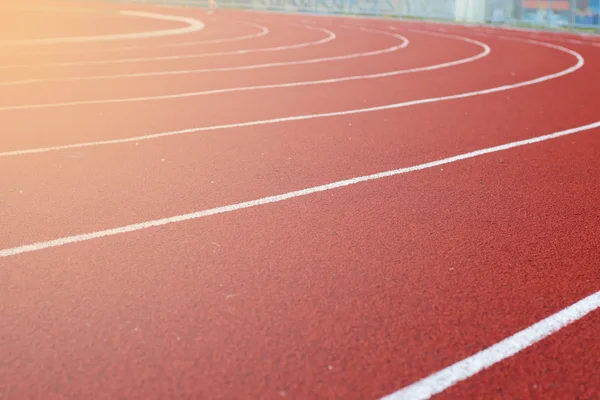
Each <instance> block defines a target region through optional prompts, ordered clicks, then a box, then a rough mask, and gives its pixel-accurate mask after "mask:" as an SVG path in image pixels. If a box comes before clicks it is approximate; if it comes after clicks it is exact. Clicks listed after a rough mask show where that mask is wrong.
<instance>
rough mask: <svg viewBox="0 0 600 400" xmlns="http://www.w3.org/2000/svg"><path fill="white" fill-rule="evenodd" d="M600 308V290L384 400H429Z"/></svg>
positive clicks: (383, 399)
mask: <svg viewBox="0 0 600 400" xmlns="http://www.w3.org/2000/svg"><path fill="white" fill-rule="evenodd" d="M598 308H600V291H599V292H596V293H594V294H592V295H590V296H588V297H586V298H584V299H582V300H580V301H578V302H577V303H575V304H573V305H571V306H569V307H567V308H565V309H563V310H561V311H559V312H557V313H556V314H553V315H551V316H549V317H547V318H545V319H543V320H541V321H539V322H537V323H535V324H533V325H531V326H530V327H528V328H526V329H524V330H522V331H520V332H518V333H516V334H514V335H513V336H510V337H508V338H506V339H504V340H502V341H501V342H498V343H496V344H495V345H493V346H491V347H488V348H487V349H485V350H482V351H480V352H479V353H476V354H474V355H472V356H470V357H468V358H465V359H464V360H462V361H459V362H457V363H455V364H453V365H451V366H449V367H447V368H444V369H442V370H441V371H438V372H436V373H434V374H432V375H429V376H428V377H427V378H424V379H422V380H420V381H418V382H415V383H413V384H412V385H410V386H407V387H405V388H404V389H401V390H399V391H397V392H395V393H392V394H390V395H388V396H385V397H383V398H382V400H425V399H429V398H431V396H434V395H436V394H438V393H441V392H443V391H444V390H446V389H448V388H450V387H452V386H454V385H455V384H457V383H459V382H461V381H463V380H465V379H468V378H470V377H472V376H473V375H475V374H477V373H479V372H481V371H483V370H484V369H487V368H489V367H491V366H492V365H494V364H497V363H499V362H501V361H503V360H505V359H507V358H509V357H512V356H514V355H515V354H517V353H519V352H520V351H522V350H524V349H526V348H528V347H530V346H532V345H534V344H536V343H537V342H539V341H541V340H543V339H545V338H547V337H548V336H550V335H552V334H553V333H556V332H558V331H559V330H561V329H562V328H564V327H566V326H568V325H570V324H572V323H573V322H575V321H578V320H580V319H581V318H583V317H585V316H586V315H588V314H589V313H591V312H592V311H595V310H597V309H598Z"/></svg>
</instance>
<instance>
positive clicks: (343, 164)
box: [1, 63, 597, 247]
mask: <svg viewBox="0 0 600 400" xmlns="http://www.w3.org/2000/svg"><path fill="white" fill-rule="evenodd" d="M593 65H594V64H593V63H592V64H591V66H590V67H589V69H587V70H586V71H587V73H588V74H589V75H583V72H582V74H577V75H576V74H574V75H573V76H571V77H570V79H567V78H564V80H562V81H561V83H562V84H561V85H557V83H558V82H559V81H557V82H554V83H553V84H547V85H546V86H545V90H546V91H547V93H557V92H560V93H562V94H563V98H564V100H565V103H561V102H560V101H557V100H556V99H555V98H553V97H551V96H542V97H543V98H544V99H545V101H544V102H543V103H539V102H538V103H532V102H531V98H532V96H537V95H538V94H540V93H542V92H540V90H541V89H540V87H536V86H531V87H529V88H522V89H519V90H515V91H513V92H512V93H510V92H506V93H499V94H497V95H489V98H488V99H487V101H486V102H481V101H480V99H477V98H472V99H463V100H461V101H456V102H447V103H446V104H443V103H439V104H436V105H435V108H434V109H432V108H431V107H432V106H433V105H430V106H429V107H422V108H421V109H418V108H415V109H413V110H410V109H406V110H404V111H403V112H402V113H396V112H394V111H391V112H379V113H372V114H366V115H362V116H350V117H344V118H339V117H337V118H332V119H331V120H330V121H329V123H328V125H327V128H324V127H323V125H322V121H319V120H314V121H303V122H294V123H289V124H288V127H287V129H282V128H281V126H278V125H277V124H274V125H271V126H263V127H256V128H253V129H252V131H248V130H247V129H233V130H232V131H231V132H230V133H228V134H227V135H224V134H223V132H220V131H215V132H204V133H203V134H202V135H189V136H186V135H184V136H181V137H180V138H176V140H175V141H173V140H172V138H167V139H165V140H155V141H148V142H140V145H139V146H136V145H135V143H131V144H126V145H117V146H115V147H113V148H110V150H109V151H107V150H108V149H109V148H108V147H105V148H102V147H99V148H97V149H72V150H68V151H64V152H57V153H48V154H46V155H44V154H41V155H32V156H23V157H15V158H11V157H9V158H5V159H3V160H1V162H2V163H3V165H5V166H6V170H8V171H15V172H14V174H9V175H6V176H4V177H3V179H4V182H5V183H4V184H3V186H5V187H7V188H12V190H11V191H10V194H7V195H6V196H5V198H4V201H5V202H6V203H5V205H6V209H7V210H9V209H11V208H13V207H16V208H15V209H19V208H20V207H21V208H25V209H30V210H38V211H37V212H36V214H35V216H34V215H32V217H33V218H34V220H35V219H36V218H41V216H42V215H44V216H45V217H44V218H45V219H49V218H52V220H53V221H56V223H52V224H47V225H46V226H44V227H42V226H40V227H39V229H38V231H37V232H36V236H35V237H34V238H31V233H30V232H29V229H28V226H29V224H27V223H24V222H23V218H24V217H23V216H22V215H19V214H12V215H11V213H8V215H6V216H5V217H4V218H3V220H4V221H6V223H7V224H10V225H9V226H11V232H14V234H13V236H12V238H10V239H9V238H6V240H11V243H15V244H17V243H27V242H32V241H35V240H40V238H42V237H45V238H53V237H59V236H63V235H65V232H67V234H75V233H81V232H82V230H83V231H89V230H95V229H101V228H108V227H113V226H120V225H122V224H123V223H134V222H139V221H143V220H147V219H153V218H160V217H164V216H167V215H176V214H180V213H186V212H189V211H190V210H196V209H203V208H210V207H214V206H219V205H223V204H230V203H235V202H238V201H242V200H247V199H248V198H256V197H261V196H266V195H272V194H275V193H280V192H286V191H289V190H295V189H298V188H299V186H298V185H300V187H306V186H312V185H318V184H322V183H326V182H328V181H334V180H338V179H344V178H348V177H351V176H357V175H363V174H365V173H371V172H378V171H382V170H386V169H394V168H397V167H398V166H399V165H398V160H402V164H401V165H411V164H418V163H421V162H427V161H431V160H433V159H438V158H443V157H448V156H452V155H454V154H456V153H460V152H463V151H471V150H476V149H478V148H481V147H487V146H490V145H498V144H502V143H504V142H506V141H510V140H519V139H524V138H527V137H531V136H535V135H536V133H537V134H542V133H548V132H552V131H553V130H554V128H556V127H557V126H560V127H561V128H562V129H567V128H570V127H572V126H573V125H577V124H578V123H579V124H584V123H589V122H591V121H593V120H595V118H597V115H596V114H595V111H594V110H591V109H589V108H582V109H581V110H580V111H579V112H577V113H576V114H573V113H571V112H570V111H569V109H568V108H565V104H567V102H568V101H570V98H569V95H571V96H585V94H584V93H583V92H582V88H581V87H580V83H581V82H585V81H587V80H588V79H590V77H591V76H595V75H593V74H594V68H593ZM580 75H583V76H580ZM594 79H595V78H594ZM540 86H541V85H540ZM587 87H588V90H592V89H591V87H589V86H587ZM590 95H592V94H591V92H590ZM490 107H491V108H492V109H497V110H503V109H506V110H508V109H513V108H517V109H520V110H522V113H520V114H517V115H515V114H513V116H514V119H513V120H511V121H507V120H505V118H504V113H498V114H495V115H496V118H492V117H491V116H489V110H490ZM465 108H466V109H468V110H471V111H470V112H469V113H468V114H465V112H464V110H465ZM540 109H544V110H547V114H546V113H540ZM478 115H486V116H487V117H486V118H477V116H478ZM549 116H553V117H552V118H549ZM562 118H564V121H563V122H560V121H561V119H562ZM382 121H383V123H382ZM492 122H494V123H493V124H492ZM507 123H509V124H510V125H506V124H507ZM373 126H377V127H378V128H377V129H375V130H374V129H373V128H372V127H373ZM490 126H496V127H499V128H496V129H495V130H493V131H490ZM502 126H521V127H522V128H521V129H511V130H509V131H507V130H503V129H502V128H501V127H502ZM399 127H402V128H401V129H399ZM449 127H454V128H449ZM440 129H442V131H443V132H446V133H444V134H440V133H439V132H440ZM444 129H452V133H450V131H445V130H444ZM306 132H309V134H307V133H306ZM248 139H249V140H248ZM242 143H243V144H242ZM331 148H335V149H336V154H343V157H339V158H338V157H336V158H333V159H332V157H331V153H330V151H329V149H331ZM162 159H164V160H165V161H161V160H162ZM405 163H406V164H405ZM42 166H43V168H42ZM365 166H368V169H366V168H365ZM39 170H44V171H45V172H46V173H45V174H44V175H39ZM142 170H143V171H144V172H143V181H144V182H145V183H144V185H141V184H140V182H141V181H140V175H139V174H140V171H142ZM120 171H128V172H127V173H123V172H120ZM323 171H326V172H325V173H324V172H323ZM23 174H25V175H24V176H26V178H25V179H23V178H22V176H23ZM326 178H327V179H326ZM265 179H266V180H267V181H268V182H271V183H270V185H274V186H273V187H271V186H265V185H264V182H265ZM172 182H178V184H177V185H175V186H173V184H172ZM198 185H200V186H198ZM195 187H197V188H196V189H194V190H192V192H190V190H191V189H190V188H195ZM242 187H243V190H242V189H241V188H242ZM132 189H133V190H132ZM20 191H23V193H25V195H24V196H23V195H22V193H20ZM191 193H194V194H193V195H192V194H191ZM248 196H250V197H248ZM42 199H44V200H42ZM41 204H43V207H40V205H41ZM67 204H68V206H67ZM123 204H137V205H138V206H137V207H136V209H135V210H132V209H130V208H123ZM90 212H92V213H93V215H95V217H91V216H90V215H91V214H90ZM58 221H60V223H59V222H58ZM32 223H33V222H32ZM84 227H88V228H87V229H84ZM3 244H4V245H5V246H7V245H8V244H6V242H4V243H3ZM5 246H3V247H5Z"/></svg>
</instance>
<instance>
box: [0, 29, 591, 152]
mask: <svg viewBox="0 0 600 400" xmlns="http://www.w3.org/2000/svg"><path fill="white" fill-rule="evenodd" d="M527 42H531V43H534V44H539V45H542V46H546V47H550V48H554V49H557V50H560V51H562V52H565V53H567V54H570V55H572V56H573V57H575V58H576V59H577V63H575V64H574V65H573V66H571V67H569V68H567V69H564V70H562V71H559V72H556V73H553V74H549V75H544V76H541V77H539V78H535V79H531V80H528V81H523V82H519V83H513V84H510V85H503V86H496V87H493V88H489V89H483V90H476V91H472V92H465V93H459V94H454V95H449V96H440V97H430V98H426V99H419V100H412V101H405V102H401V103H393V104H386V105H382V106H375V107H368V108H358V109H354V110H344V111H334V112H329V113H322V114H305V115H296V116H289V117H280V118H273V119H264V120H258V121H248V122H238V123H234V124H224V125H213V126H204V127H200V128H188V129H181V130H177V131H170V132H160V133H153V134H148V135H141V136H132V137H128V138H123V139H111V140H102V141H95V142H83V143H74V144H67V145H62V146H52V147H39V148H33V149H23V150H12V151H5V152H0V157H8V156H19V155H25V154H35V153H45V152H49V151H59V150H66V149H75V148H81V147H92V146H103V145H110V144H119V143H129V142H137V141H140V140H149V139H157V138H161V137H167V136H176V135H183V134H187V133H195V132H204V131H213V130H219V129H232V128H243V127H249V126H258V125H268V124H276V123H281V122H290V121H302V120H310V119H317V118H328V117H337V116H344V115H354V114H362V113H368V112H374V111H383V110H392V109H396V108H403V107H410V106H415V105H421V104H428V103H436V102H439V101H448V100H457V99H464V98H468V97H474V96H480V95H485V94H490V93H496V92H502V91H505V90H512V89H516V88H521V87H525V86H531V85H536V84H539V83H542V82H546V81H549V80H552V79H556V78H560V77H562V76H565V75H568V74H571V73H573V72H575V71H577V70H578V69H580V68H581V67H583V65H584V64H585V60H584V59H583V57H582V56H581V55H580V54H579V53H577V52H575V51H573V50H570V49H567V48H565V47H562V46H558V45H554V44H550V43H544V42H537V41H532V40H527Z"/></svg>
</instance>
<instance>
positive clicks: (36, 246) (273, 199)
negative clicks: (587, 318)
mask: <svg viewBox="0 0 600 400" xmlns="http://www.w3.org/2000/svg"><path fill="white" fill-rule="evenodd" d="M598 127H600V121H598V122H594V123H592V124H588V125H583V126H580V127H577V128H573V129H568V130H565V131H560V132H555V133H551V134H548V135H543V136H537V137H533V138H530V139H525V140H519V141H516V142H511V143H507V144H503V145H500V146H494V147H488V148H485V149H481V150H476V151H472V152H469V153H463V154H459V155H456V156H453V157H448V158H444V159H441V160H436V161H431V162H427V163H424V164H418V165H413V166H411V167H405V168H399V169H394V170H391V171H385V172H378V173H375V174H371V175H364V176H359V177H356V178H351V179H345V180H341V181H336V182H332V183H328V184H325V185H319V186H313V187H309V188H306V189H301V190H296V191H293V192H287V193H282V194H278V195H274V196H268V197H262V198H260V199H255V200H250V201H244V202H242V203H236V204H231V205H227V206H221V207H216V208H210V209H206V210H201V211H195V212H192V213H189V214H182V215H175V216H172V217H167V218H161V219H155V220H152V221H146V222H140V223H136V224H131V225H124V226H119V227H117V228H111V229H105V230H100V231H94V232H89V233H83V234H79V235H73V236H66V237H61V238H58V239H53V240H48V241H43V242H37V243H31V244H26V245H22V246H16V247H10V248H6V249H2V250H0V257H10V256H15V255H18V254H23V253H31V252H34V251H39V250H43V249H49V248H53V247H60V246H65V245H67V244H72V243H78V242H85V241H88V240H93V239H99V238H103V237H108V236H115V235H121V234H123V233H128V232H135V231H140V230H143V229H148V228H154V227H158V226H164V225H168V224H173V223H177V222H183V221H189V220H194V219H199V218H203V217H208V216H211V215H217V214H225V213H228V212H232V211H238V210H243V209H246V208H252V207H257V206H262V205H265V204H271V203H278V202H281V201H284V200H289V199H293V198H295V197H302V196H307V195H310V194H314V193H319V192H325V191H327V190H333V189H338V188H341V187H346V186H351V185H356V184H358V183H362V182H368V181H373V180H377V179H382V178H388V177H391V176H397V175H402V174H406V173H409V172H414V171H421V170H425V169H429V168H434V167H439V166H441V165H445V164H450V163H454V162H457V161H462V160H466V159H469V158H474V157H479V156H483V155H485V154H490V153H496V152H500V151H505V150H509V149H513V148H516V147H521V146H526V145H529V144H533V143H540V142H544V141H547V140H551V139H556V138H559V137H562V136H567V135H572V134H574V133H577V132H582V131H586V130H590V129H595V128H598ZM597 307H598V305H596V308H597ZM513 344H514V343H513ZM478 361H483V360H478ZM471 367H481V365H478V364H477V363H474V364H473V365H471ZM456 369H457V368H454V369H453V371H451V372H456ZM458 369H459V370H460V368H458ZM467 371H468V370H467ZM468 372H471V371H468ZM442 376H443V377H444V378H445V380H443V381H442V385H441V386H444V385H445V386H446V387H448V386H450V385H448V383H450V384H452V381H451V380H450V379H448V378H449V377H448V376H447V373H445V372H443V373H442ZM429 386H431V387H432V388H434V389H436V390H437V389H438V388H439V387H440V385H439V384H436V383H435V382H433V383H432V384H431V385H430V384H429V383H428V384H427V385H426V388H429ZM417 389H420V388H419V387H417ZM418 393H422V392H421V391H420V390H417V391H415V392H414V393H413V392H410V394H411V395H412V394H415V395H416V394H418ZM404 398H406V399H425V398H428V397H411V396H409V397H406V396H404V397H394V396H393V395H392V397H390V399H404Z"/></svg>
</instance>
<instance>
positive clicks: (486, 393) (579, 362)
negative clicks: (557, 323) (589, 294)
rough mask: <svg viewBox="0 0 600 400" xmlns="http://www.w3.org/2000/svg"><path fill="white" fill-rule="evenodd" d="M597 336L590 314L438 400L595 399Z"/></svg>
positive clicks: (599, 319) (599, 327)
mask: <svg viewBox="0 0 600 400" xmlns="http://www.w3.org/2000/svg"><path fill="white" fill-rule="evenodd" d="M539 300H540V301H544V300H545V299H543V298H541V299H539ZM599 334H600V315H599V313H597V312H594V313H592V314H590V315H588V316H587V317H584V318H583V319H582V320H581V321H578V322H576V323H574V324H572V325H570V326H568V327H566V328H564V329H563V330H561V331H559V332H557V333H555V334H554V335H552V336H551V337H549V338H546V339H545V340H544V341H542V342H540V343H538V344H536V345H534V346H533V347H531V348H529V349H526V350H524V351H523V352H522V353H520V354H517V355H516V356H514V357H513V358H510V359H508V360H506V361H504V362H502V363H501V364H498V365H496V366H493V367H492V368H491V369H489V370H487V371H483V372H481V373H480V374H479V375H477V376H475V377H473V378H471V379H470V380H468V381H466V382H462V383H460V384H458V385H456V386H455V387H452V388H450V389H449V390H448V391H447V392H445V393H443V394H441V395H440V396H438V397H437V398H439V399H445V398H446V399H452V398H457V397H460V398H475V397H486V398H488V399H494V398H501V397H502V398H507V397H509V398H528V399H545V398H546V399H547V398H562V399H567V398H569V399H574V398H577V399H594V398H595V397H596V395H597V393H598V387H600V380H599V378H598V376H597V374H594V373H593V371H597V370H598V368H599V367H600V364H599V360H600V352H599V350H600V349H598V340H597V338H598V335H599ZM574 360H575V362H574Z"/></svg>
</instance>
